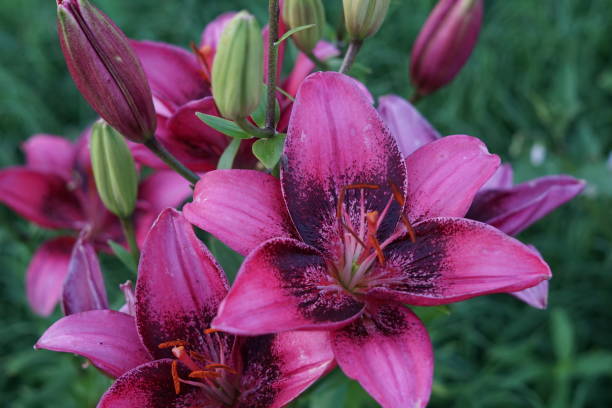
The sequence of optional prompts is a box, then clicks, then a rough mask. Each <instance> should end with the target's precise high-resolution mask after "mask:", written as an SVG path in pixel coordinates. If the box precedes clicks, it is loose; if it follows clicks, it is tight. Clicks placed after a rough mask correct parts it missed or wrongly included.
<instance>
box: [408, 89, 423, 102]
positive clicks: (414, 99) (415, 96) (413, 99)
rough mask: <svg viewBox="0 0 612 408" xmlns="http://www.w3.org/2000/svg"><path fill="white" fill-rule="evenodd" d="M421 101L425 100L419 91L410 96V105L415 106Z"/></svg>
mask: <svg viewBox="0 0 612 408" xmlns="http://www.w3.org/2000/svg"><path fill="white" fill-rule="evenodd" d="M421 99H423V95H421V94H420V93H419V91H414V92H413V93H412V95H411V96H410V99H409V101H410V103H411V104H413V105H414V104H416V103H417V102H419V101H420V100H421Z"/></svg>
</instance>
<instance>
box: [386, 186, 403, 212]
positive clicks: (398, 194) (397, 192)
mask: <svg viewBox="0 0 612 408" xmlns="http://www.w3.org/2000/svg"><path fill="white" fill-rule="evenodd" d="M389 185H390V186H391V192H393V198H395V201H397V203H398V204H399V205H400V207H403V206H404V204H406V199H405V198H404V196H403V195H402V193H401V192H400V190H399V188H397V186H396V185H395V184H393V183H391V182H389Z"/></svg>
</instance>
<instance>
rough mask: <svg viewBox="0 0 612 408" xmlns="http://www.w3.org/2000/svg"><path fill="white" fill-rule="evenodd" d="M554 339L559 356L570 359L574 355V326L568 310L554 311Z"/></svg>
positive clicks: (559, 357) (561, 358)
mask: <svg viewBox="0 0 612 408" xmlns="http://www.w3.org/2000/svg"><path fill="white" fill-rule="evenodd" d="M551 319H552V341H553V346H554V350H555V353H556V354H557V358H558V359H559V360H560V361H569V360H571V358H572V356H573V355H574V328H573V326H572V322H571V321H570V318H569V316H568V315H567V312H566V311H565V310H563V309H556V310H555V311H553V313H552V317H551Z"/></svg>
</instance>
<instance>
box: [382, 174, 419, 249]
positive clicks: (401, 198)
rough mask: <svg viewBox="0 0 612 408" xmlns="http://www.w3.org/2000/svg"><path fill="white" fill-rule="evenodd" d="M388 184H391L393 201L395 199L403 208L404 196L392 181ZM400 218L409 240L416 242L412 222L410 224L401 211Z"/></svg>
mask: <svg viewBox="0 0 612 408" xmlns="http://www.w3.org/2000/svg"><path fill="white" fill-rule="evenodd" d="M389 185H390V186H391V191H392V192H393V197H394V198H395V201H397V203H398V204H399V205H400V207H402V209H403V208H404V205H405V204H406V199H405V198H404V196H403V195H402V193H401V192H400V190H399V188H397V186H396V185H395V184H393V183H392V182H389ZM400 218H401V220H402V223H403V224H404V226H405V227H406V229H407V230H408V236H409V237H410V241H411V242H412V243H413V244H414V243H415V242H416V232H414V228H413V227H412V224H410V221H409V220H408V217H406V215H405V214H404V213H403V212H402V215H401V216H400Z"/></svg>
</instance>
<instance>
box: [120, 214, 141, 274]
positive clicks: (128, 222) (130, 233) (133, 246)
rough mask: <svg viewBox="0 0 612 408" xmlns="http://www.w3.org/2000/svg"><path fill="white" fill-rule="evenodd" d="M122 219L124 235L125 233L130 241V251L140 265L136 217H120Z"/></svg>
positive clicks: (128, 241)
mask: <svg viewBox="0 0 612 408" xmlns="http://www.w3.org/2000/svg"><path fill="white" fill-rule="evenodd" d="M119 220H120V221H121V227H122V228H123V235H125V239H126V241H127V243H128V247H129V248H130V253H131V254H132V256H133V257H134V260H135V261H136V265H138V261H139V260H140V250H139V249H138V244H137V243H136V232H135V230H134V219H133V218H132V217H126V218H123V217H119Z"/></svg>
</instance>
